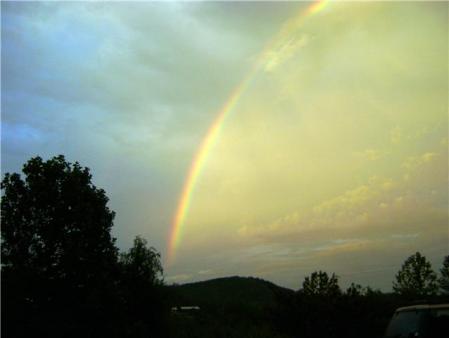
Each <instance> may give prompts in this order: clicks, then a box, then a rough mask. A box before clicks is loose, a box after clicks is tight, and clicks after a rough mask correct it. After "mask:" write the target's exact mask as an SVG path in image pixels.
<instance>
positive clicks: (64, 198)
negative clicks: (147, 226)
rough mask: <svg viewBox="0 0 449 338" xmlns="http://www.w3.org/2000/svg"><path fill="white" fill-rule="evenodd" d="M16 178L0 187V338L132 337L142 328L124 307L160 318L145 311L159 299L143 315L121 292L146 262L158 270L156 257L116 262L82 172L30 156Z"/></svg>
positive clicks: (102, 208) (100, 208)
mask: <svg viewBox="0 0 449 338" xmlns="http://www.w3.org/2000/svg"><path fill="white" fill-rule="evenodd" d="M23 173H24V179H22V177H21V176H20V175H19V174H5V176H4V178H3V180H2V183H1V188H2V191H3V195H2V199H1V223H2V227H1V238H2V248H1V254H2V275H1V278H2V336H3V337H31V336H32V337H126V336H139V335H137V334H130V330H129V329H128V328H129V327H132V326H139V330H141V331H142V330H143V329H142V327H143V328H144V329H145V325H146V323H143V324H142V323H140V322H138V323H136V322H137V321H138V320H137V319H136V320H135V321H133V320H129V317H127V316H125V314H124V309H125V308H127V309H128V310H129V311H131V310H132V311H135V312H139V311H141V310H145V313H147V314H148V316H153V317H155V316H159V317H160V313H161V311H160V309H158V311H156V310H155V309H154V307H153V306H155V305H154V304H160V303H161V302H159V303H157V302H154V303H152V305H151V306H152V307H150V311H147V310H148V309H147V308H145V309H144V308H143V307H144V306H143V305H142V304H138V305H137V303H136V302H131V301H129V297H128V296H129V293H128V291H127V290H129V289H131V286H130V283H131V282H130V281H134V282H135V283H137V282H136V281H140V280H141V279H142V278H146V277H148V275H145V276H142V275H141V274H140V270H142V271H148V269H149V268H150V267H149V266H150V265H151V264H153V265H154V269H153V271H159V272H162V271H161V270H159V269H160V263H159V261H158V259H159V256H157V255H156V256H154V257H151V258H150V259H149V260H148V257H147V256H143V257H141V259H140V257H139V259H140V260H138V259H135V260H133V259H132V257H133V255H134V252H131V253H130V254H129V255H130V256H126V255H124V256H123V257H125V258H126V257H131V259H129V260H127V259H125V258H124V259H123V262H122V264H119V263H118V250H117V248H116V246H115V239H114V238H112V236H111V234H110V231H111V228H112V226H113V219H114V212H113V211H111V210H109V208H108V207H107V202H108V198H107V197H106V194H105V192H104V191H103V190H102V189H98V188H97V187H95V186H94V185H93V184H92V182H91V178H92V177H91V175H90V173H89V169H88V168H83V167H81V166H80V165H79V164H78V163H74V164H71V163H68V162H66V161H65V158H64V157H63V156H57V157H54V158H52V159H50V160H48V161H43V160H42V159H41V158H40V157H36V158H33V159H31V160H29V161H28V162H27V163H26V164H25V165H24V167H23ZM140 244H145V243H144V242H140ZM139 249H142V246H139ZM151 253H153V254H155V253H154V251H151ZM135 256H136V257H137V256H139V255H135ZM140 265H141V266H140ZM154 282H155V280H154V279H151V278H150V279H148V281H147V283H146V284H144V283H142V286H141V288H140V289H138V288H136V289H135V292H143V291H142V290H145V293H146V294H145V296H144V297H143V299H145V300H148V299H150V298H151V299H154V298H158V297H159V294H158V293H157V291H156V290H153V289H148V288H147V286H148V285H152V284H153V283H154ZM125 304H126V306H125ZM159 322H160V321H159ZM146 329H147V331H148V330H149V329H148V328H146Z"/></svg>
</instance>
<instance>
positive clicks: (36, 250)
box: [1, 156, 449, 338]
mask: <svg viewBox="0 0 449 338" xmlns="http://www.w3.org/2000/svg"><path fill="white" fill-rule="evenodd" d="M22 171H23V175H24V177H22V176H21V175H19V174H17V173H13V174H9V173H7V174H5V175H4V177H3V180H2V182H1V189H2V197H1V240H2V243H1V244H2V245H1V287H2V297H1V302H2V337H6V338H9V337H11V338H16V337H17V338H20V337H46V338H52V337H58V338H59V337H173V338H182V337H194V338H200V337H216V338H220V337H259V338H262V337H279V338H281V337H301V338H315V337H326V338H328V337H349V338H350V337H367V338H369V337H380V336H381V335H382V333H383V331H384V329H385V327H386V324H387V322H388V320H389V318H390V317H391V315H392V313H393V311H394V309H395V308H397V307H398V306H403V305H407V304H411V303H412V302H416V301H418V302H443V301H444V302H448V294H449V256H447V257H446V258H445V259H444V263H443V266H442V267H441V269H440V274H439V276H438V275H437V274H436V273H435V272H434V271H433V270H432V267H431V265H430V263H429V262H428V261H427V259H426V258H425V257H424V256H422V255H421V254H420V253H419V252H417V253H415V254H414V255H412V256H410V257H409V258H408V259H407V260H406V261H405V262H404V265H403V266H402V268H401V269H400V271H399V272H398V274H397V275H396V280H395V282H394V284H393V290H394V293H391V294H383V293H382V292H380V291H378V290H373V289H371V288H369V287H362V286H360V285H356V284H352V285H351V286H350V287H349V288H348V289H347V290H345V291H343V290H342V289H341V288H340V286H339V284H338V276H336V275H335V274H331V275H329V274H327V273H326V272H322V271H317V272H314V273H312V274H311V275H310V276H308V277H306V278H305V280H304V282H303V284H302V288H300V289H299V290H298V291H296V292H293V291H290V290H287V289H283V288H279V287H277V286H275V285H274V284H272V283H268V282H265V281H263V283H262V282H260V283H259V282H257V280H256V279H251V282H250V283H249V284H248V289H247V290H248V291H245V289H244V288H245V287H246V286H245V285H243V284H235V285H234V286H233V287H231V288H229V289H227V286H225V285H224V284H223V283H221V284H220V286H219V287H220V290H223V291H220V292H223V293H226V292H227V291H226V290H230V291H229V292H228V294H223V295H222V296H223V300H221V299H219V300H218V301H217V300H216V299H217V298H216V297H215V298H212V297H209V299H208V301H204V302H202V303H201V304H200V305H201V310H200V311H197V312H195V313H186V314H183V313H178V314H174V313H173V312H172V311H171V307H172V306H175V305H186V304H182V303H180V302H182V301H183V300H185V299H189V298H188V297H187V298H185V295H184V296H183V295H181V296H179V295H180V292H181V291H183V290H187V289H189V288H184V289H182V288H175V287H173V286H166V285H164V282H163V269H162V265H161V262H160V255H159V253H158V252H157V251H156V250H155V249H154V248H152V247H148V245H147V242H146V241H145V239H143V238H141V237H139V236H137V237H136V238H135V240H134V243H133V246H132V247H131V249H129V250H128V251H126V252H120V251H119V249H118V248H117V246H116V244H115V239H114V238H113V237H112V236H111V229H112V226H113V220H114V216H115V214H114V212H113V211H111V210H109V208H108V206H107V202H108V198H107V196H106V194H105V192H104V190H102V189H99V188H97V187H96V186H95V185H94V184H93V183H92V176H91V174H90V172H89V169H88V168H84V167H81V166H80V165H79V163H77V162H76V163H74V164H72V163H69V162H67V161H66V160H65V158H64V157H63V156H57V157H54V158H52V159H50V160H48V161H43V160H42V159H41V158H40V157H35V158H32V159H31V160H29V161H28V162H27V163H26V164H25V165H24V166H23V170H22ZM234 283H235V281H234ZM259 284H260V285H262V286H261V288H262V289H260V290H259V291H260V292H259V291H257V290H256V289H257V288H258V285H259ZM189 290H190V291H188V292H190V295H192V294H194V292H195V293H196V295H200V296H201V294H202V293H203V291H202V289H196V291H194V292H193V291H192V288H190V289H189ZM204 290H205V289H204ZM236 290H239V292H236ZM208 292H212V291H211V289H209V291H208ZM246 292H247V297H244V295H245V293H246ZM237 295H239V296H238V297H237ZM252 295H254V296H252ZM183 297H184V298H183ZM192 299H193V300H195V299H198V298H190V300H192ZM212 299H215V300H214V301H212ZM252 299H254V301H252ZM265 299H269V301H265ZM188 305H197V304H188ZM198 305H199V304H198Z"/></svg>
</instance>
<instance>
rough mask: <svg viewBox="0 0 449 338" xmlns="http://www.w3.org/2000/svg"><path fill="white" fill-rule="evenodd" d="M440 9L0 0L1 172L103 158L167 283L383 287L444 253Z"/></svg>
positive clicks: (101, 169)
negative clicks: (235, 278)
mask: <svg viewBox="0 0 449 338" xmlns="http://www.w3.org/2000/svg"><path fill="white" fill-rule="evenodd" d="M447 7H448V4H447V2H435V3H430V2H429V3H417V2H415V3H406V2H369V3H357V2H346V3H335V2H330V3H321V4H318V5H316V4H311V3H307V2H284V3H274V2H273V3H271V2H262V3H254V2H253V3H243V2H232V3H231V2H226V3H218V2H182V3H176V2H168V3H141V2H134V3H131V2H121V3H114V2H112V3H106V2H98V3H86V2H84V3H81V2H80V3H63V2H60V3H54V2H53V3H39V2H33V3H20V2H9V3H8V2H2V4H1V9H2V14H1V20H2V21H1V22H2V24H1V25H2V55H1V57H2V60H1V61H2V77H1V80H2V82H1V84H2V90H1V94H2V101H1V103H2V116H1V155H2V172H3V173H4V172H11V171H16V172H17V171H20V169H21V167H22V165H23V163H24V162H25V161H27V160H28V159H29V158H31V157H32V156H35V155H40V156H42V157H43V158H50V157H52V156H54V155H57V154H64V155H65V156H66V158H67V159H68V160H69V161H72V162H73V161H79V162H80V163H81V164H82V165H84V166H87V167H89V168H91V170H92V173H93V180H94V183H95V184H96V185H97V186H100V187H102V188H104V189H105V190H106V192H107V195H108V196H109V198H110V207H111V208H112V209H113V210H115V211H116V212H117V216H116V220H115V226H114V236H116V237H117V243H118V245H119V246H120V248H122V249H126V248H128V247H129V246H130V245H131V242H132V239H133V238H134V236H135V235H138V234H140V235H142V236H144V237H145V238H146V239H147V240H148V241H149V243H150V244H151V245H152V246H154V247H156V248H157V249H158V250H159V251H160V252H161V253H162V256H163V260H164V262H165V275H166V280H167V281H168V282H169V283H171V282H177V283H184V282H189V281H195V280H203V279H208V278H214V277H220V276H228V275H244V276H249V275H250V276H258V277H261V278H265V279H268V280H270V281H273V282H275V283H278V284H280V285H283V286H287V287H291V288H294V289H298V288H299V287H300V285H301V283H302V280H303V278H304V276H305V275H307V274H309V273H311V272H312V271H315V270H318V269H321V270H325V271H328V272H335V273H336V274H337V275H339V276H340V280H341V284H342V285H343V286H346V285H347V284H348V283H349V282H350V281H354V282H358V283H361V284H363V285H371V286H372V287H375V288H381V289H383V290H389V289H391V282H392V280H393V279H394V275H395V273H396V272H397V270H398V269H399V268H400V266H401V264H402V262H403V261H404V260H405V259H406V258H407V257H408V256H409V255H411V254H413V253H414V252H415V251H417V250H419V251H421V252H422V253H423V254H424V255H426V256H427V257H428V258H429V259H430V260H431V262H432V263H433V264H434V268H435V269H439V267H440V266H441V263H442V259H443V256H444V255H445V254H448V253H449V229H448V221H449V220H448V97H447V95H448V64H447V59H448V54H447V53H448V33H447V32H448V17H447V13H448V8H447ZM230 103H232V104H230ZM220 113H225V116H224V117H225V118H223V119H222V120H221V121H222V122H221V123H220V125H219V127H220V129H219V133H217V134H216V135H215V136H214V139H213V142H211V143H210V144H208V149H207V152H204V154H203V155H204V156H203V160H202V161H201V163H200V165H199V167H200V168H198V170H197V172H196V180H195V182H194V183H195V184H193V185H192V186H191V187H190V190H189V207H188V209H186V210H184V211H185V215H184V216H185V217H184V219H183V221H182V224H179V226H180V229H181V230H182V231H179V234H178V235H177V236H178V238H177V245H176V246H175V247H173V248H171V249H170V237H171V234H172V233H173V231H174V224H173V223H174V219H175V216H176V214H177V213H178V212H179V210H180V206H179V204H180V201H181V200H182V194H183V189H185V187H186V181H188V178H189V172H191V170H192V169H191V168H192V165H194V164H195V159H196V158H197V157H198V153H199V152H200V151H201V149H202V147H203V148H204V143H205V141H204V140H205V138H207V136H208V135H210V129H211V126H213V125H214V123H216V121H217V117H219V116H220ZM170 250H171V251H174V252H169V251H170ZM170 255H171V256H173V259H171V261H170V262H169V261H168V260H167V257H168V256H170Z"/></svg>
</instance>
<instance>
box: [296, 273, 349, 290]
mask: <svg viewBox="0 0 449 338" xmlns="http://www.w3.org/2000/svg"><path fill="white" fill-rule="evenodd" d="M302 286H303V293H304V294H305V295H321V296H335V295H339V294H341V290H340V287H339V286H338V277H337V276H336V275H335V274H334V273H333V274H332V275H331V276H330V277H329V276H328V274H327V273H326V272H324V271H318V272H316V271H315V272H313V273H312V274H311V275H310V277H306V278H305V280H304V283H303V284H302Z"/></svg>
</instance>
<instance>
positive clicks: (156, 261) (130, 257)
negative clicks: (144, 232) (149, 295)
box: [119, 236, 163, 285]
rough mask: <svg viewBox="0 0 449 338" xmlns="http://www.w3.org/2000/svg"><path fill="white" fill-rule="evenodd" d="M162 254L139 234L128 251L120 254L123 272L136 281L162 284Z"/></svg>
mask: <svg viewBox="0 0 449 338" xmlns="http://www.w3.org/2000/svg"><path fill="white" fill-rule="evenodd" d="M160 259H161V255H160V253H158V252H157V251H156V249H154V248H153V247H151V248H148V247H147V241H146V240H145V239H144V238H142V237H140V236H137V237H136V238H135V239H134V245H133V247H132V248H131V249H129V251H128V252H125V253H121V254H120V260H119V261H120V264H121V266H122V269H123V272H124V273H125V274H126V275H128V276H130V277H132V278H133V280H135V281H141V282H143V283H148V284H151V285H161V284H162V282H163V278H162V273H163V269H162V265H161V261H160Z"/></svg>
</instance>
